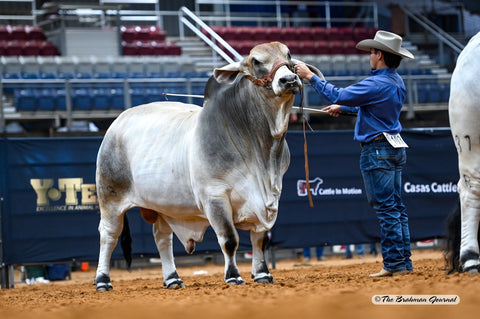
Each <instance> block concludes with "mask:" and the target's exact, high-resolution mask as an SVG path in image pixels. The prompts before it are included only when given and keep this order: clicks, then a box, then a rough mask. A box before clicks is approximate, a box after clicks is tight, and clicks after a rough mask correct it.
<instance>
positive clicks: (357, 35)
mask: <svg viewBox="0 0 480 319" xmlns="http://www.w3.org/2000/svg"><path fill="white" fill-rule="evenodd" d="M373 35H374V34H373ZM373 35H371V31H370V30H369V29H368V28H364V27H358V28H355V29H353V37H354V39H353V40H354V41H356V42H359V41H362V40H365V39H369V38H370V37H371V36H373Z"/></svg>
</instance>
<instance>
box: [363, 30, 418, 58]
mask: <svg viewBox="0 0 480 319" xmlns="http://www.w3.org/2000/svg"><path fill="white" fill-rule="evenodd" d="M372 48H374V49H379V50H382V51H386V52H390V53H393V54H396V55H399V56H401V57H404V58H407V59H415V57H414V56H413V54H412V53H411V52H410V51H408V50H407V49H404V48H402V37H401V36H399V35H397V34H395V33H392V32H388V31H382V30H379V31H377V33H375V38H373V39H366V40H362V41H360V42H358V43H357V49H359V50H363V51H370V49H372Z"/></svg>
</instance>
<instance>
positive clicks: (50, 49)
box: [40, 41, 58, 56]
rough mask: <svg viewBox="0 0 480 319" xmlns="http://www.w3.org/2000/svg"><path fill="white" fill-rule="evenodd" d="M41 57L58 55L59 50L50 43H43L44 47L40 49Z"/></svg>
mask: <svg viewBox="0 0 480 319" xmlns="http://www.w3.org/2000/svg"><path fill="white" fill-rule="evenodd" d="M40 55H49V56H52V55H58V49H57V47H56V46H55V45H53V43H52V42H50V41H43V42H42V46H41V47H40Z"/></svg>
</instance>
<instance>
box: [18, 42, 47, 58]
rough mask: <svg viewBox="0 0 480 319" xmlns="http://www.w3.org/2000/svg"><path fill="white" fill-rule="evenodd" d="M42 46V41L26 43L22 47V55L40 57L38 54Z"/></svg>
mask: <svg viewBox="0 0 480 319" xmlns="http://www.w3.org/2000/svg"><path fill="white" fill-rule="evenodd" d="M42 45H43V41H39V40H33V41H27V42H26V43H25V46H24V47H23V50H22V55H33V56H38V55H40V52H41V50H40V49H41V47H42Z"/></svg>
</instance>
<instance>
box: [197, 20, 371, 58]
mask: <svg viewBox="0 0 480 319" xmlns="http://www.w3.org/2000/svg"><path fill="white" fill-rule="evenodd" d="M212 29H213V31H215V32H216V33H217V34H218V35H220V36H221V37H222V38H223V39H224V40H225V41H227V42H228V43H229V44H230V45H231V46H232V47H233V48H234V49H235V50H236V51H237V52H238V53H240V54H242V55H245V54H248V53H249V52H250V49H251V48H252V47H254V46H255V45H256V44H258V43H262V42H270V41H281V42H283V43H285V44H287V45H288V47H289V48H290V51H291V53H292V54H299V55H304V54H347V55H348V54H359V53H360V51H358V50H357V49H356V48H355V44H356V43H357V42H358V41H359V40H363V39H366V38H370V37H373V36H374V35H375V32H376V31H377V29H375V28H363V27H358V28H348V27H344V28H341V27H331V28H324V27H284V28H278V27H212ZM202 31H203V33H204V34H207V32H206V30H202Z"/></svg>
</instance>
